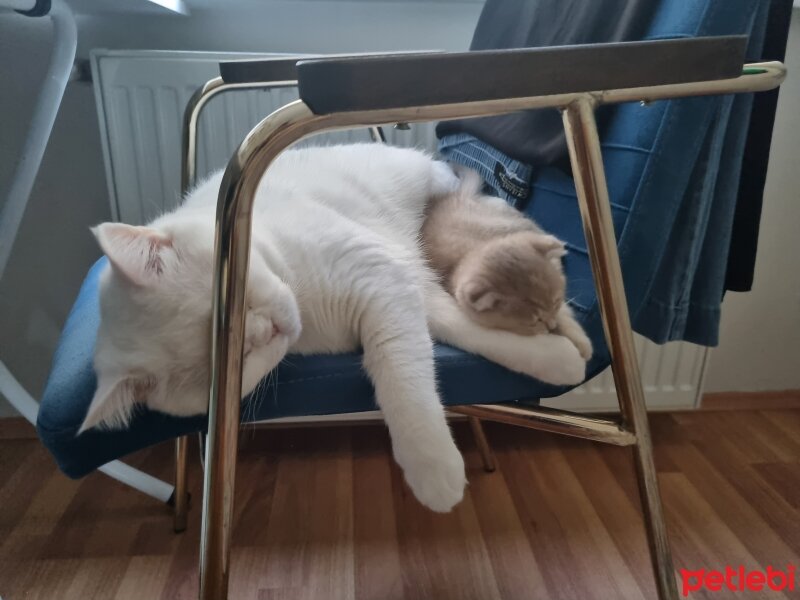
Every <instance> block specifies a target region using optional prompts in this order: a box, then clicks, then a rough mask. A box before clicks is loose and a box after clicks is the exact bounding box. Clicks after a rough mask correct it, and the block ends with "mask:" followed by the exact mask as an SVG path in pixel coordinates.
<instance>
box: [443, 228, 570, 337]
mask: <svg viewBox="0 0 800 600" xmlns="http://www.w3.org/2000/svg"><path fill="white" fill-rule="evenodd" d="M515 237H516V239H503V240H500V241H498V242H497V243H496V244H493V245H492V246H491V247H489V248H487V250H486V252H485V253H483V255H482V256H481V257H480V259H479V260H476V261H474V262H472V263H471V264H469V265H468V266H467V268H466V269H464V270H463V271H462V272H461V273H459V281H458V283H457V287H456V290H455V295H456V299H457V300H458V301H459V304H460V305H461V306H462V307H463V308H464V309H466V310H467V311H468V312H469V313H470V315H471V316H472V318H473V319H474V320H475V321H477V322H478V323H480V324H481V325H484V326H485V327H489V328H492V329H505V330H507V331H511V332H513V333H518V334H521V335H536V334H540V333H547V332H549V331H553V330H554V329H555V328H556V314H557V313H558V311H559V310H560V309H561V307H562V305H563V304H564V293H565V288H566V279H565V278H564V273H563V270H562V267H561V257H562V256H563V255H564V253H565V251H564V246H563V244H562V243H561V242H560V241H558V240H557V239H556V238H554V237H552V236H549V235H543V234H538V233H537V234H528V233H526V234H524V235H522V236H515ZM520 238H522V239H520ZM533 238H535V239H533Z"/></svg>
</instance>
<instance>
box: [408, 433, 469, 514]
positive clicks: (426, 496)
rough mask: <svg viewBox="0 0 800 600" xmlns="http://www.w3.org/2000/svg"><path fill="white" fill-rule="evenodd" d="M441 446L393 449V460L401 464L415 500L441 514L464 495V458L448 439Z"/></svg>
mask: <svg viewBox="0 0 800 600" xmlns="http://www.w3.org/2000/svg"><path fill="white" fill-rule="evenodd" d="M447 442H448V443H447V445H446V447H445V445H444V444H442V447H440V448H434V447H433V446H434V444H430V443H428V444H426V445H427V447H426V448H421V447H420V446H419V445H416V446H414V447H413V448H406V449H398V448H395V459H396V460H397V462H398V464H399V465H400V466H401V467H402V469H403V473H404V475H405V480H406V483H408V486H409V487H410V488H411V491H412V492H414V496H416V498H417V500H419V501H420V502H421V503H422V504H424V505H425V506H427V507H428V508H430V509H431V510H432V511H435V512H440V513H445V512H450V510H451V509H452V508H453V507H454V506H455V505H456V504H458V503H459V502H461V499H462V498H463V497H464V486H465V485H466V484H467V478H466V474H465V472H464V459H463V458H462V456H461V453H460V452H459V451H458V448H456V445H455V443H453V440H452V439H450V438H449V435H448V440H447Z"/></svg>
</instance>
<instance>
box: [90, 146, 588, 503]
mask: <svg viewBox="0 0 800 600" xmlns="http://www.w3.org/2000/svg"><path fill="white" fill-rule="evenodd" d="M220 180H221V174H220V173H217V174H216V175H214V176H212V177H211V178H210V179H209V180H207V181H206V182H204V183H202V184H201V185H199V186H198V187H197V189H195V190H194V191H192V192H191V193H190V194H189V195H188V196H187V198H186V200H185V201H184V203H183V204H182V205H181V206H180V207H179V208H177V209H175V210H174V211H172V212H170V213H168V214H165V215H163V216H161V217H159V218H158V219H156V220H155V221H153V222H152V223H150V224H149V225H148V226H146V227H134V226H129V225H122V224H116V223H105V224H103V225H100V226H99V227H97V228H95V229H94V233H95V236H96V237H97V240H98V242H99V243H100V246H101V247H102V249H103V251H104V252H105V254H106V255H107V256H108V258H109V261H110V264H111V267H110V268H108V269H107V270H106V271H105V272H104V273H103V274H102V278H101V283H100V312H101V323H100V329H99V332H98V337H97V347H96V352H95V370H96V372H97V378H98V387H97V392H96V394H95V396H94V398H93V400H92V403H91V406H90V407H89V410H88V413H87V416H86V420H85V422H84V423H83V426H82V429H81V430H85V429H88V428H90V427H94V426H109V427H121V426H125V425H127V423H128V422H129V421H130V418H131V414H132V411H133V410H134V407H135V406H136V405H137V404H144V405H147V406H148V407H149V408H151V409H154V410H159V411H163V412H166V413H170V414H174V415H193V414H200V413H205V412H206V411H207V387H208V375H207V366H208V364H209V339H210V333H209V330H210V323H211V280H212V276H211V273H212V262H213V252H214V219H215V208H216V202H217V195H218V191H219V187H220ZM457 185H458V180H457V178H456V177H455V175H454V174H453V172H452V171H451V170H450V168H449V167H448V166H447V165H445V164H444V163H441V162H437V161H434V160H433V159H432V158H430V157H429V156H428V155H427V154H424V153H422V152H418V151H415V150H406V149H400V148H394V147H391V146H386V145H382V144H357V145H349V146H338V147H327V148H309V149H304V150H294V151H289V152H285V153H283V154H282V155H281V156H280V157H279V158H278V159H277V160H276V161H275V163H274V164H273V165H272V166H271V167H270V169H269V171H268V172H267V174H266V175H265V177H264V179H263V180H262V182H261V184H260V185H259V187H258V190H257V192H256V201H255V208H254V214H253V235H252V248H251V258H250V272H249V281H248V291H247V294H248V301H247V316H246V343H245V356H244V366H243V373H244V380H243V386H242V392H243V394H244V395H246V394H248V393H250V392H251V391H252V390H253V389H254V387H255V386H256V384H257V383H258V382H259V381H260V380H261V379H262V378H263V377H264V376H265V375H266V374H267V373H268V372H269V371H271V370H272V369H273V368H274V367H275V366H276V365H277V364H278V363H279V362H280V361H281V360H282V359H283V357H284V356H285V355H286V354H287V352H290V351H291V352H296V353H301V354H314V353H335V352H353V351H356V350H358V349H359V348H361V349H363V352H364V358H363V364H364V369H365V370H366V372H367V373H368V375H369V377H370V378H371V380H372V382H373V384H374V386H375V395H376V399H377V403H378V405H379V406H380V408H381V410H382V412H383V416H384V418H385V420H386V424H387V426H388V428H389V432H390V435H391V438H392V448H393V452H394V456H395V459H396V460H397V462H398V464H399V465H400V466H401V468H402V469H403V472H404V475H405V479H406V481H407V482H408V484H409V486H410V487H411V489H412V490H413V492H414V494H415V495H416V497H417V498H418V499H419V500H420V501H421V502H422V503H423V504H425V505H426V506H428V507H430V508H431V509H433V510H436V511H448V510H450V509H451V508H452V507H453V506H454V505H455V504H456V503H458V502H459V501H460V500H461V497H462V494H463V490H464V485H465V482H466V480H465V475H464V462H463V460H462V458H461V455H460V454H459V452H458V449H457V448H456V446H455V444H454V443H453V439H452V437H451V435H450V431H449V429H448V426H447V422H446V420H445V414H444V410H443V408H442V406H441V404H440V402H439V397H438V394H437V390H436V379H435V373H434V359H433V342H432V337H435V338H438V339H440V340H442V341H444V342H447V343H450V344H453V345H455V346H458V347H461V348H463V349H464V350H466V351H469V352H473V353H477V354H481V355H483V356H485V357H486V358H488V359H490V360H493V361H495V362H497V363H500V364H502V365H505V366H506V367H508V368H509V369H512V370H514V371H517V372H520V373H526V374H528V375H530V376H532V377H536V378H538V379H541V380H543V381H546V382H549V383H553V384H574V383H578V382H580V381H581V380H582V379H583V376H584V372H585V361H584V360H583V359H582V358H581V357H580V354H579V353H578V351H577V349H576V348H575V346H573V345H572V344H571V343H570V342H569V341H567V340H566V339H565V338H563V337H561V336H554V335H542V336H535V337H523V336H519V335H515V334H513V333H510V332H506V331H498V330H490V329H486V328H484V327H482V326H480V325H479V324H477V323H475V322H474V321H472V320H471V319H469V318H468V317H467V316H466V315H464V314H463V313H462V312H461V310H460V309H459V308H458V306H457V305H456V303H455V302H454V300H453V298H452V297H451V296H450V295H449V294H448V293H447V292H446V291H445V290H444V289H442V288H441V286H439V285H438V283H437V278H436V276H435V275H434V274H433V272H432V271H431V270H430V269H429V267H428V266H427V264H426V262H425V260H424V258H423V256H422V252H421V249H420V243H419V234H420V228H421V226H422V221H423V215H424V211H425V207H426V203H427V201H428V199H429V198H431V197H432V196H435V195H441V194H446V193H448V192H450V191H452V190H453V189H455V187H456V186H457Z"/></svg>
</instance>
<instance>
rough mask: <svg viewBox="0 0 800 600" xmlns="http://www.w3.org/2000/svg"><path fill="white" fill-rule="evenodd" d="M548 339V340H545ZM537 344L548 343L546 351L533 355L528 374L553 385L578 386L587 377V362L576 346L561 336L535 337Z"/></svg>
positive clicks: (546, 335)
mask: <svg viewBox="0 0 800 600" xmlns="http://www.w3.org/2000/svg"><path fill="white" fill-rule="evenodd" d="M545 338H546V339H545ZM532 339H534V340H536V342H537V343H542V342H546V344H547V345H546V351H545V352H544V353H542V352H538V353H536V354H532V356H531V357H530V361H531V362H535V364H531V365H530V366H529V369H530V371H528V374H530V375H532V376H533V377H536V378H537V379H539V380H541V381H544V382H545V383H551V384H553V385H577V384H579V383H582V382H583V379H584V377H585V376H586V361H585V360H584V359H583V358H582V357H581V354H580V352H579V351H578V349H577V348H576V347H575V345H574V344H573V343H572V342H571V341H570V340H568V339H567V338H565V337H564V336H561V335H553V334H545V335H541V336H533V338H532Z"/></svg>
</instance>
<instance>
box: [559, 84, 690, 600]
mask: <svg viewBox="0 0 800 600" xmlns="http://www.w3.org/2000/svg"><path fill="white" fill-rule="evenodd" d="M594 109H595V101H594V99H593V98H592V97H591V96H589V95H586V96H584V97H582V98H580V99H578V100H576V101H574V102H573V103H572V104H570V105H569V106H567V107H566V108H565V109H564V111H563V119H564V128H565V131H566V134H567V143H568V146H569V154H570V161H571V163H572V170H573V175H574V177H575V186H576V190H577V192H578V202H579V205H580V211H581V219H582V221H583V228H584V233H585V235H586V243H587V247H588V250H589V257H590V259H591V263H592V272H593V274H594V280H595V286H596V288H597V295H598V300H599V304H600V311H601V314H602V317H603V327H604V329H605V335H606V339H607V341H608V347H609V350H610V352H611V360H612V369H613V372H614V382H615V385H616V388H617V395H618V397H619V401H620V409H621V411H622V419H623V423H624V425H625V427H626V429H628V430H629V431H631V432H632V433H634V434H635V435H636V444H635V446H634V462H635V466H636V477H637V480H638V485H639V494H640V497H641V501H642V510H643V513H644V520H645V527H646V530H647V538H648V543H649V546H650V556H651V561H652V565H653V570H654V572H655V578H656V585H657V587H658V597H659V598H660V599H661V600H675V599H677V598H678V590H677V587H676V582H675V571H674V567H673V564H672V556H671V553H670V548H669V541H668V539H667V531H666V525H665V523H664V515H663V510H662V507H661V497H660V494H659V490H658V479H657V477H656V469H655V464H654V463H653V449H652V445H651V442H650V428H649V424H648V422H647V408H646V405H645V399H644V390H643V389H642V381H641V376H640V374H639V365H638V364H637V361H636V352H635V348H634V344H633V331H632V329H631V323H630V317H629V314H628V306H627V300H626V298H625V288H624V286H623V279H622V271H621V268H620V264H619V255H618V253H617V245H616V240H615V237H614V223H613V221H612V218H611V207H610V204H609V198H608V188H607V185H606V179H605V173H604V172H603V159H602V155H601V152H600V139H599V137H598V134H597V123H596V121H595V117H594Z"/></svg>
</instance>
